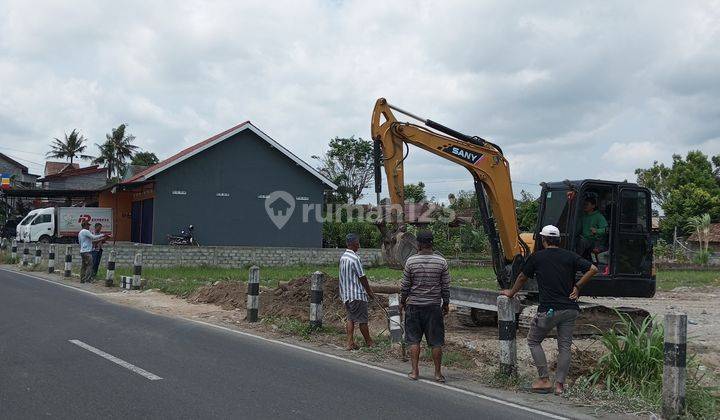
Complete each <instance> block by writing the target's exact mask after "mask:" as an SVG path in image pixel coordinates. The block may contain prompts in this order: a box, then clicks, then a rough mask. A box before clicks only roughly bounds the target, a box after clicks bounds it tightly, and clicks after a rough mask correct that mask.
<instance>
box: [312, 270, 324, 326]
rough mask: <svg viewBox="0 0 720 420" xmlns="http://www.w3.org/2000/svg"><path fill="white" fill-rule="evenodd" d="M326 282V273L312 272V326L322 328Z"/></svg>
mask: <svg viewBox="0 0 720 420" xmlns="http://www.w3.org/2000/svg"><path fill="white" fill-rule="evenodd" d="M324 283H325V274H324V273H322V272H320V271H316V272H314V273H313V274H312V279H311V282H310V327H311V328H317V329H319V328H322V319H323V306H322V301H323V285H324Z"/></svg>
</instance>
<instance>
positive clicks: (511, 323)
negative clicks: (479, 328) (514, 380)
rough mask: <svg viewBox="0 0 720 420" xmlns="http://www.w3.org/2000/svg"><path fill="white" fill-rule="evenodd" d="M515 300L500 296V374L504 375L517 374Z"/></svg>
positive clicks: (498, 305)
mask: <svg viewBox="0 0 720 420" xmlns="http://www.w3.org/2000/svg"><path fill="white" fill-rule="evenodd" d="M514 301H515V299H510V298H508V297H507V296H502V295H500V296H498V298H497V308H498V333H499V337H498V338H499V340H500V373H501V374H503V375H508V376H510V375H514V374H515V373H516V372H517V343H516V342H515V333H516V331H517V323H516V322H515V312H516V311H515V307H516V306H517V305H515V304H514Z"/></svg>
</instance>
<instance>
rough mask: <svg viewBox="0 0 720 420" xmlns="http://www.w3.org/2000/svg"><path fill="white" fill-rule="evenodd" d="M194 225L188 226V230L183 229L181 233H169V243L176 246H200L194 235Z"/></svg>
mask: <svg viewBox="0 0 720 420" xmlns="http://www.w3.org/2000/svg"><path fill="white" fill-rule="evenodd" d="M193 229H195V227H194V226H193V225H190V226H188V228H187V230H181V231H180V234H179V235H168V236H167V239H168V245H174V246H200V244H199V243H198V241H196V240H195V237H194V236H193V233H192V232H193Z"/></svg>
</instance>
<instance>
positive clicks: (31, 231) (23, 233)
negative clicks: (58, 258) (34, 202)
mask: <svg viewBox="0 0 720 420" xmlns="http://www.w3.org/2000/svg"><path fill="white" fill-rule="evenodd" d="M54 236H55V209H54V208H52V207H50V208H45V209H37V210H33V211H31V212H30V213H28V215H27V216H25V218H24V219H23V220H22V221H21V222H20V224H19V225H18V227H17V239H18V241H20V242H42V243H49V242H51V241H52V239H53V237H54Z"/></svg>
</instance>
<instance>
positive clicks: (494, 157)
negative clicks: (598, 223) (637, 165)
mask: <svg viewBox="0 0 720 420" xmlns="http://www.w3.org/2000/svg"><path fill="white" fill-rule="evenodd" d="M395 113H398V114H402V115H404V116H406V117H409V118H410V119H412V120H415V122H409V121H399V120H398V119H397V118H396V116H395ZM371 134H372V139H373V145H374V161H375V192H376V193H377V194H378V197H379V196H380V193H381V189H382V177H381V175H382V174H381V170H382V168H384V172H385V178H386V181H387V185H388V195H389V198H390V203H391V204H392V206H390V207H392V208H394V209H402V208H403V205H404V203H405V192H404V186H405V183H404V162H405V160H406V159H407V157H408V153H409V146H411V145H412V146H415V147H419V148H420V149H423V150H426V151H428V152H430V153H432V154H435V155H437V156H440V157H441V158H444V159H446V160H448V161H450V162H452V163H454V164H457V165H460V166H462V167H464V168H465V169H467V170H468V171H469V172H470V174H471V176H472V178H473V181H474V185H475V195H476V198H477V202H478V207H479V214H480V217H481V222H482V227H483V230H484V231H485V234H486V235H487V238H488V241H489V244H490V253H491V256H492V266H493V269H494V272H495V275H496V278H497V283H498V287H499V288H501V289H506V288H509V287H511V285H512V283H513V282H514V280H515V279H516V278H517V275H518V273H519V271H520V270H521V269H522V266H523V263H524V261H525V259H526V258H527V257H528V256H529V255H530V254H531V253H532V252H533V251H534V250H535V249H540V247H541V246H542V245H541V242H540V237H539V235H538V232H539V230H540V229H541V228H542V226H545V225H549V224H552V225H555V226H557V227H558V228H559V229H560V232H561V235H562V237H561V246H562V247H563V248H566V249H569V250H573V251H575V250H576V247H577V246H578V244H579V241H580V225H579V222H580V218H581V217H582V215H583V204H584V203H585V202H586V201H588V199H590V201H592V202H594V203H595V206H596V209H597V211H599V212H600V213H601V214H602V215H603V217H604V218H605V220H606V221H607V222H608V228H607V229H606V232H605V233H604V235H603V237H602V238H601V240H599V241H597V242H596V243H595V245H594V246H593V248H592V250H591V252H590V258H591V259H592V261H593V263H594V264H595V265H596V266H598V268H599V270H600V272H599V273H598V275H596V276H595V277H594V278H593V279H592V280H591V281H590V282H589V283H588V284H587V285H586V286H585V287H584V288H583V296H584V297H645V298H651V297H653V296H654V294H655V272H654V267H653V253H652V251H653V243H654V235H653V233H652V229H651V228H652V217H651V214H652V213H651V199H650V191H649V190H648V189H647V188H643V187H641V186H639V185H637V184H634V183H628V182H615V181H604V180H595V179H584V180H576V181H570V180H564V181H559V182H543V183H541V184H540V186H541V187H542V190H541V193H540V198H539V200H540V203H539V204H540V205H539V213H538V217H537V220H538V223H537V226H536V228H535V231H534V232H520V229H519V227H518V223H517V218H516V213H515V206H516V204H515V200H514V196H513V191H512V179H511V176H510V164H509V162H508V160H507V158H506V156H505V154H504V153H503V150H502V148H501V147H500V146H499V145H497V144H495V143H492V142H490V141H488V140H486V139H484V138H482V137H479V136H471V135H467V134H463V133H461V132H459V131H456V130H454V129H452V128H449V127H446V126H444V125H442V124H439V123H437V122H435V121H432V120H430V119H426V118H422V117H420V116H417V115H415V114H413V113H411V112H408V111H405V110H403V109H401V108H399V107H396V106H394V105H391V104H390V103H388V101H387V100H386V99H384V98H380V99H378V100H377V101H376V103H375V108H374V110H373V114H372V122H371ZM385 213H386V214H384V215H383V217H381V218H380V226H379V227H380V230H381V233H382V238H383V239H382V240H383V249H384V251H385V257H386V260H387V261H388V263H389V264H390V265H394V266H396V267H401V266H402V265H403V264H404V261H405V260H406V259H407V257H409V256H410V255H412V254H413V253H414V251H415V246H416V245H415V243H414V237H413V236H412V234H411V233H409V231H408V229H407V221H406V220H405V218H404V213H403V211H395V212H390V211H386V212H385ZM578 275H579V274H578ZM523 291H524V292H525V296H526V298H527V299H529V300H530V301H532V299H534V298H535V299H536V296H537V283H535V282H534V281H533V280H532V279H531V281H529V282H528V283H526V285H525V288H524V290H523ZM594 309H595V310H594V311H589V312H594V315H593V316H591V318H597V317H602V315H603V314H607V313H610V312H612V311H610V310H608V309H607V308H604V307H599V306H598V305H594ZM623 310H625V312H626V313H628V315H630V316H631V317H633V318H642V317H644V316H646V315H647V312H645V311H643V310H640V309H635V308H623ZM458 312H459V314H460V315H459V319H460V321H461V322H463V323H464V324H475V325H479V324H480V323H481V322H483V321H482V320H483V319H485V320H487V315H488V314H487V311H484V310H483V309H480V308H462V307H460V308H458ZM584 312H585V310H584Z"/></svg>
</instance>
